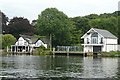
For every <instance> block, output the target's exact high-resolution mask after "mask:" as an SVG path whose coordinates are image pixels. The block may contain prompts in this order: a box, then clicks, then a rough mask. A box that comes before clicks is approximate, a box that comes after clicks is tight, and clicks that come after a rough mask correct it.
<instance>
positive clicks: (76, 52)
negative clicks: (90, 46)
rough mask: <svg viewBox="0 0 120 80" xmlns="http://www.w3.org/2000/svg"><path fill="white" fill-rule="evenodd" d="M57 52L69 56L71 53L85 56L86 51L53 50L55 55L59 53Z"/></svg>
mask: <svg viewBox="0 0 120 80" xmlns="http://www.w3.org/2000/svg"><path fill="white" fill-rule="evenodd" d="M57 54H61V55H62V54H65V55H67V56H69V55H83V56H85V53H84V52H79V51H69V52H67V51H53V55H57Z"/></svg>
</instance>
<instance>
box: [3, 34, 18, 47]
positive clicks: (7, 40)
mask: <svg viewBox="0 0 120 80" xmlns="http://www.w3.org/2000/svg"><path fill="white" fill-rule="evenodd" d="M15 42H16V38H15V37H14V36H13V35H11V34H5V35H3V36H2V48H7V46H8V47H10V46H11V45H13V44H15Z"/></svg>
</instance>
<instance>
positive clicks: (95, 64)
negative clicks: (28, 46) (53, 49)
mask: <svg viewBox="0 0 120 80" xmlns="http://www.w3.org/2000/svg"><path fill="white" fill-rule="evenodd" d="M0 58H2V66H0V75H1V74H2V76H8V77H21V78H30V77H32V78H39V77H75V78H107V77H109V78H112V77H118V76H120V67H119V65H120V63H119V60H120V59H119V58H93V57H80V56H69V57H67V56H55V57H53V56H25V55H22V56H18V55H16V56H15V55H14V56H4V57H0ZM0 60H1V59H0Z"/></svg>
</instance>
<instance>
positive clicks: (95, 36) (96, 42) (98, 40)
mask: <svg viewBox="0 0 120 80" xmlns="http://www.w3.org/2000/svg"><path fill="white" fill-rule="evenodd" d="M81 39H83V40H84V44H82V45H83V46H84V52H110V51H117V50H118V38H117V37H116V36H114V35H113V34H112V33H110V32H109V31H107V30H102V29H96V28H91V29H90V30H89V31H88V32H87V33H85V34H84V35H83V36H82V37H81Z"/></svg>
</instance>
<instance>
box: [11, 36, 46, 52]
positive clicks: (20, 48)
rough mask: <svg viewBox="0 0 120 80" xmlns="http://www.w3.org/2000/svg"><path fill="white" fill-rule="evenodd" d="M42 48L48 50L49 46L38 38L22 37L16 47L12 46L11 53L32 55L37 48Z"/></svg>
mask: <svg viewBox="0 0 120 80" xmlns="http://www.w3.org/2000/svg"><path fill="white" fill-rule="evenodd" d="M40 46H44V47H45V48H47V44H45V43H44V42H43V41H42V40H40V39H39V38H37V37H34V36H27V35H20V37H19V39H18V41H17V42H16V43H15V44H14V45H11V52H14V53H31V52H32V51H33V50H34V49H35V48H38V47H40Z"/></svg>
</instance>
